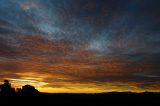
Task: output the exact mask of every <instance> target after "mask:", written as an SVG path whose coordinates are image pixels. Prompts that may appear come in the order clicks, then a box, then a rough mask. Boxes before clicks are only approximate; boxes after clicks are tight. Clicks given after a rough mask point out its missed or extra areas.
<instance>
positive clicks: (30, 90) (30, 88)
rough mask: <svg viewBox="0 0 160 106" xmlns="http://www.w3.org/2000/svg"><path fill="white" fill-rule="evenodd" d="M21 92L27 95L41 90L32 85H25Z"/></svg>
mask: <svg viewBox="0 0 160 106" xmlns="http://www.w3.org/2000/svg"><path fill="white" fill-rule="evenodd" d="M21 93H22V94H25V95H34V94H37V93H39V91H38V90H37V89H36V88H35V87H34V86H32V85H24V86H23V87H22V90H21Z"/></svg>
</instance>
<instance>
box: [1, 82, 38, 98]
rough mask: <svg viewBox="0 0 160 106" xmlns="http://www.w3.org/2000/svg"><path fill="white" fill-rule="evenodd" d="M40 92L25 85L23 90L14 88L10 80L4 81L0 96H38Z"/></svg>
mask: <svg viewBox="0 0 160 106" xmlns="http://www.w3.org/2000/svg"><path fill="white" fill-rule="evenodd" d="M38 93H39V91H38V90H37V89H36V88H35V87H34V86H32V85H24V86H22V88H17V89H15V88H13V87H12V86H11V84H10V82H9V81H8V80H4V81H3V84H1V85H0V96H1V95H3V96H11V95H15V94H21V95H36V94H38Z"/></svg>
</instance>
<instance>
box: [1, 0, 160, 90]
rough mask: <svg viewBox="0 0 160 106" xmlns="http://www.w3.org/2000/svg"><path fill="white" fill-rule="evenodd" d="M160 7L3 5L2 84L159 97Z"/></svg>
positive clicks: (104, 0) (91, 1) (46, 0)
mask: <svg viewBox="0 0 160 106" xmlns="http://www.w3.org/2000/svg"><path fill="white" fill-rule="evenodd" d="M159 3H160V2H159V0H152V1H151V0H145V1H143V0H142V1H135V0H130V1H128V0H119V1H117V0H101V1H98V0H86V1H82V0H76V1H74V0H61V1H59V0H36V1H35V0H14V1H13V0H1V1H0V72H1V74H0V77H1V80H3V79H6V78H7V79H10V80H11V81H12V82H13V84H14V85H15V86H20V85H24V84H28V83H29V84H33V85H35V86H37V87H38V88H39V89H41V90H44V91H47V92H105V91H146V90H148V91H159V90H160V85H159V82H160V65H159V64H160V48H159V45H160V37H159V34H160V26H159V25H160V13H159V11H160V9H159V7H158V4H159Z"/></svg>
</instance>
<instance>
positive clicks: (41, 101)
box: [0, 93, 160, 106]
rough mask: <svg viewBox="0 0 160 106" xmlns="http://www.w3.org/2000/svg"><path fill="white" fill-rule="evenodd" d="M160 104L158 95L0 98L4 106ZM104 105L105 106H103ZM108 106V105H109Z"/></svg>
mask: <svg viewBox="0 0 160 106" xmlns="http://www.w3.org/2000/svg"><path fill="white" fill-rule="evenodd" d="M140 103H141V104H142V105H143V104H151V105H152V106H157V105H158V104H160V93H101V94H47V93H39V94H36V95H22V94H14V95H10V96H2V95H1V96H0V106H1V104H3V105H5V106H8V105H10V106H12V105H21V106H27V105H28V106H32V105H36V106H38V105H43V106H48V105H49V106H58V105H65V106H70V105H74V106H79V105H80V106H91V105H97V106H107V105H108V104H119V105H122V104H123V105H128V106H129V105H130V106H132V105H134V106H135V105H139V104H140ZM104 104H105V105H104ZM109 106H110V105H109Z"/></svg>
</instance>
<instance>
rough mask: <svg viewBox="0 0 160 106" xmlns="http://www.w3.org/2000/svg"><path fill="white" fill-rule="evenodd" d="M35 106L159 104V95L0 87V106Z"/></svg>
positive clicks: (6, 85) (4, 84)
mask: <svg viewBox="0 0 160 106" xmlns="http://www.w3.org/2000/svg"><path fill="white" fill-rule="evenodd" d="M8 101H9V102H8ZM21 103H25V104H28V105H30V104H35V105H38V104H40V105H42V104H43V105H50V104H51V105H62V104H66V105H74V106H75V105H77V104H78V105H82V106H83V105H89V106H90V105H97V106H100V105H102V104H123V105H124V104H127V105H133V104H136V105H138V104H139V103H143V104H148V103H152V105H154V104H156V105H157V104H160V93H154V92H144V93H132V92H109V93H96V94H82V93H80V94H71V93H42V92H39V91H38V90H37V89H36V88H35V87H34V86H32V85H24V86H22V88H18V89H16V90H15V88H12V86H11V84H10V83H9V81H8V80H4V83H3V84H1V85H0V105H1V104H3V105H10V104H12V105H13V104H14V105H17V104H21Z"/></svg>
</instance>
